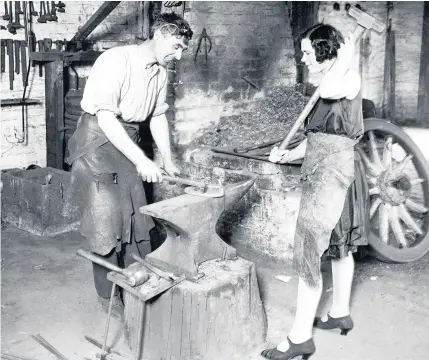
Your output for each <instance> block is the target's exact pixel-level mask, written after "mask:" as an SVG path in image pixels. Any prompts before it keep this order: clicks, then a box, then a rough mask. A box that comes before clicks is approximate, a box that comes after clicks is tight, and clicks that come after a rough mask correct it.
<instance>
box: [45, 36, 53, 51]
mask: <svg viewBox="0 0 429 360" xmlns="http://www.w3.org/2000/svg"><path fill="white" fill-rule="evenodd" d="M51 49H52V39H50V38H44V39H43V51H51Z"/></svg>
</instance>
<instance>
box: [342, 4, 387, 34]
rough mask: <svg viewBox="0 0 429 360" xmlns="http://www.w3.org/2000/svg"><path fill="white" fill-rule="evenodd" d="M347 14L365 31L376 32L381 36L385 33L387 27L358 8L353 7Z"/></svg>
mask: <svg viewBox="0 0 429 360" xmlns="http://www.w3.org/2000/svg"><path fill="white" fill-rule="evenodd" d="M347 14H348V15H349V16H351V17H352V18H354V19H355V20H356V22H357V23H358V24H359V25H360V26H362V27H364V28H365V29H368V30H375V31H376V32H377V33H379V34H381V33H382V32H383V31H384V28H385V26H384V24H383V23H382V22H381V21H378V20H377V19H375V18H374V17H372V16H371V15H369V14H367V13H366V12H364V11H362V10H360V9H358V8H357V7H356V6H351V7H350V9H349V11H348V13H347Z"/></svg>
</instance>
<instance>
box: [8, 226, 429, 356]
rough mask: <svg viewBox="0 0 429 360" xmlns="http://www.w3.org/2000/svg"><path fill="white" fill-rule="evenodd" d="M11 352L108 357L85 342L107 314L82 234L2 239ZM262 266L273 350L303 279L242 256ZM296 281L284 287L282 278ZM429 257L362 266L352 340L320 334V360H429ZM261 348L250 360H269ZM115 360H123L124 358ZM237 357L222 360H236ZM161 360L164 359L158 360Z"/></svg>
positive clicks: (116, 323) (115, 330) (98, 332)
mask: <svg viewBox="0 0 429 360" xmlns="http://www.w3.org/2000/svg"><path fill="white" fill-rule="evenodd" d="M1 240H2V244H1V250H2V253H1V257H2V259H3V262H2V284H1V285H2V286H1V290H2V298H1V315H2V318H1V320H2V321H1V330H2V333H1V345H2V351H3V352H6V353H11V354H15V355H21V356H24V357H31V358H34V359H39V360H44V359H46V360H49V359H54V358H55V357H54V356H53V355H52V354H50V353H49V352H47V350H46V349H44V348H43V347H41V346H40V345H39V344H38V343H37V342H36V341H35V340H34V339H32V337H31V335H33V334H34V335H35V334H41V335H42V336H43V337H44V338H45V339H47V340H48V341H49V342H50V343H51V344H52V345H54V346H55V347H56V348H57V349H58V350H59V351H60V352H61V353H62V354H63V355H65V356H66V357H67V358H69V359H70V360H74V359H76V360H77V359H79V360H82V359H84V358H85V357H87V358H91V359H95V355H96V353H97V352H99V349H97V348H96V347H94V346H93V345H92V344H90V343H88V342H87V341H85V340H84V335H89V336H91V337H93V338H95V339H97V340H99V341H101V340H102V337H103V333H104V326H105V321H106V314H105V313H104V311H103V310H102V307H101V305H100V304H99V303H98V300H97V298H96V296H95V292H94V290H93V283H92V272H91V265H90V263H89V261H87V260H84V259H82V258H80V257H78V256H76V255H75V252H76V250H77V249H78V248H80V247H85V242H84V240H83V239H82V238H81V237H80V236H79V235H78V234H77V233H68V234H64V235H61V236H57V237H55V238H44V237H38V236H34V235H31V234H28V233H25V232H23V231H20V230H18V229H16V228H13V227H10V226H7V227H6V228H4V229H3V230H2V239H1ZM241 255H242V256H243V257H247V258H249V259H250V260H252V261H255V262H256V264H257V269H258V276H259V284H260V289H261V295H262V299H263V301H264V304H265V308H266V313H267V317H268V325H269V327H268V341H269V343H270V344H276V343H277V342H279V341H280V340H282V339H283V338H284V337H285V336H286V335H287V330H288V329H289V328H290V326H291V323H292V320H293V312H294V306H295V293H296V284H297V279H296V277H295V276H293V274H292V272H291V271H290V269H288V268H287V267H286V266H284V265H279V264H274V263H268V262H266V261H265V260H264V259H260V258H254V257H253V256H252V255H249V254H244V253H243V252H242V253H241ZM329 272H330V269H329V263H326V264H324V274H325V279H326V281H325V290H324V293H323V300H322V305H321V307H320V310H319V312H320V314H323V313H324V312H325V311H327V309H328V308H329V301H330V295H331V292H332V289H331V280H330V277H329ZM278 275H284V276H292V277H291V279H290V281H288V282H282V281H279V280H277V279H276V276H278ZM428 275H429V254H428V255H426V256H425V257H424V258H422V259H420V260H419V261H416V262H414V263H411V264H397V265H392V264H385V263H381V262H379V261H377V260H375V259H373V258H366V259H365V260H363V261H361V262H359V263H358V264H357V266H356V281H355V286H354V293H353V305H352V315H353V319H354V321H355V329H354V330H353V331H352V332H351V333H350V334H349V335H348V336H347V337H345V336H340V335H339V332H338V331H337V332H334V331H332V332H329V331H328V332H326V331H321V330H316V331H315V333H314V337H315V342H316V347H317V350H316V354H315V355H314V356H313V357H312V358H311V360H328V359H329V360H340V359H341V360H344V359H347V360H362V359H364V360H396V359H398V360H422V359H426V358H427V354H428V353H429V341H428V327H427V324H428V322H429V288H428V286H429V285H428V281H427V279H428ZM111 329H112V332H111V337H110V339H111V341H114V342H115V344H116V346H117V347H118V349H120V350H121V351H123V352H125V351H126V347H125V345H124V344H123V342H122V339H121V334H122V323H121V321H120V320H117V319H113V322H112V328H111ZM267 345H269V344H260V345H258V346H257V347H256V348H255V350H254V351H253V352H252V353H251V354H249V355H248V356H246V357H243V359H242V360H245V359H246V360H256V359H263V358H262V357H260V356H259V355H258V354H259V352H260V350H262V349H263V348H265V347H266V346H267ZM115 359H123V358H121V357H115ZM229 359H230V358H229V357H228V358H225V359H220V360H229ZM150 360H160V359H150Z"/></svg>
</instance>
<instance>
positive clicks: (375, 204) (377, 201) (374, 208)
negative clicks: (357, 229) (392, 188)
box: [369, 198, 382, 219]
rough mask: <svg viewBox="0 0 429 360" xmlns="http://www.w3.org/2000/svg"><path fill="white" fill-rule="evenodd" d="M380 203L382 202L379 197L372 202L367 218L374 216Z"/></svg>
mask: <svg viewBox="0 0 429 360" xmlns="http://www.w3.org/2000/svg"><path fill="white" fill-rule="evenodd" d="M381 203H382V200H381V199H380V198H377V199H375V200H374V201H373V202H372V204H371V209H370V210H369V218H370V219H372V218H373V217H374V214H375V212H376V211H377V209H378V207H379V206H380V204H381Z"/></svg>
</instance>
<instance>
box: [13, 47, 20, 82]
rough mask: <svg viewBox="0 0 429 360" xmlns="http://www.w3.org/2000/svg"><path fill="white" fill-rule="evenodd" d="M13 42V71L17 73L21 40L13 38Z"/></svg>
mask: <svg viewBox="0 0 429 360" xmlns="http://www.w3.org/2000/svg"><path fill="white" fill-rule="evenodd" d="M13 44H14V48H15V72H16V73H17V74H19V66H20V64H19V50H20V47H21V42H20V41H19V40H14V41H13Z"/></svg>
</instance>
